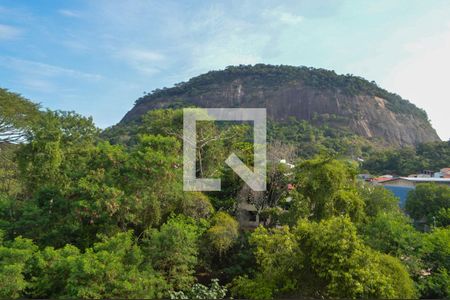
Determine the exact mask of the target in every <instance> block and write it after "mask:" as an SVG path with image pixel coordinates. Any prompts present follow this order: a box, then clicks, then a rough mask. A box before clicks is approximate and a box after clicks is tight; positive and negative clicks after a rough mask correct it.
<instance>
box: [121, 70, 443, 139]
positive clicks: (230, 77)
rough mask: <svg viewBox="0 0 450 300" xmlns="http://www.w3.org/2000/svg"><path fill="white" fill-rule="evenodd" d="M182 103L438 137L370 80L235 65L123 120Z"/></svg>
mask: <svg viewBox="0 0 450 300" xmlns="http://www.w3.org/2000/svg"><path fill="white" fill-rule="evenodd" d="M286 73H288V74H287V75H286ZM186 106H197V107H209V108H221V107H248V108H267V114H268V117H269V118H271V119H272V120H274V121H279V122H283V121H286V120H287V119H288V118H291V117H293V118H296V119H298V120H306V121H309V122H311V123H312V124H314V125H319V126H320V125H323V124H328V125H330V126H335V127H337V128H342V129H343V130H349V131H351V132H353V133H356V134H358V135H360V136H363V137H366V138H368V139H371V140H375V141H379V143H380V144H386V145H391V146H408V145H416V144H418V143H423V142H432V141H439V140H440V139H439V137H438V135H437V133H436V131H435V130H434V129H433V128H432V126H431V124H430V122H429V121H428V117H427V115H426V113H425V112H424V111H423V110H421V109H419V108H417V107H415V106H414V105H413V104H411V103H410V102H408V101H407V100H403V99H401V98H400V96H398V95H395V94H391V93H389V92H387V91H385V90H383V89H381V88H379V87H378V86H376V84H375V83H373V82H368V81H366V80H364V79H362V78H360V77H354V76H350V75H346V76H344V75H337V74H335V73H334V72H333V71H327V70H322V69H312V68H306V67H289V66H270V65H256V66H239V67H229V68H227V69H226V70H224V71H213V72H209V73H206V74H204V75H200V76H198V77H195V78H193V79H191V80H190V81H188V82H186V83H181V84H178V85H176V86H175V87H174V88H169V89H163V90H157V91H154V92H153V93H152V94H149V95H146V96H144V97H143V98H141V99H139V100H138V101H136V105H135V106H134V107H133V109H132V110H130V111H129V112H128V113H127V114H126V115H125V117H124V118H123V120H122V121H121V122H122V123H128V122H130V121H136V120H139V119H140V117H141V116H142V115H143V114H145V113H146V112H147V111H149V110H154V109H159V108H177V107H186Z"/></svg>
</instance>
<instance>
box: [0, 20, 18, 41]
mask: <svg viewBox="0 0 450 300" xmlns="http://www.w3.org/2000/svg"><path fill="white" fill-rule="evenodd" d="M21 33H22V30H20V29H19V28H16V27H13V26H9V25H4V24H0V40H10V39H15V38H17V37H18V36H20V34H21Z"/></svg>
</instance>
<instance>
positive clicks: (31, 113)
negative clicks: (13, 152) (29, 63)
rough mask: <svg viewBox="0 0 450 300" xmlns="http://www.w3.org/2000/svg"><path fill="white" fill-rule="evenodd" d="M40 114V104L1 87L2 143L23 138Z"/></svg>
mask: <svg viewBox="0 0 450 300" xmlns="http://www.w3.org/2000/svg"><path fill="white" fill-rule="evenodd" d="M39 114H40V113H39V105H38V104H35V103H32V102H30V101H29V100H27V99H25V98H23V97H22V96H20V95H19V94H15V93H11V92H9V91H8V90H6V89H2V88H0V144H2V143H16V142H19V141H21V140H23V139H24V137H25V132H26V130H27V129H29V128H30V126H31V125H32V124H33V123H34V122H35V121H36V120H37V119H38V118H39Z"/></svg>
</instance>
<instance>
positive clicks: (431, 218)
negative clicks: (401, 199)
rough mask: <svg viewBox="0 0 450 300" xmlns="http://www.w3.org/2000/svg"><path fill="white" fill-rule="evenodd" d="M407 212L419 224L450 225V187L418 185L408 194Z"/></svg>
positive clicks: (429, 184)
mask: <svg viewBox="0 0 450 300" xmlns="http://www.w3.org/2000/svg"><path fill="white" fill-rule="evenodd" d="M405 210H406V212H407V213H408V214H409V215H410V216H411V217H412V218H413V219H414V220H416V221H418V222H422V221H424V222H425V223H426V224H429V225H433V226H443V227H445V226H448V225H450V219H449V218H448V216H449V213H448V210H450V187H448V186H445V185H438V184H433V183H427V184H419V185H417V187H416V189H415V190H412V191H411V192H409V193H408V197H407V199H406V204H405Z"/></svg>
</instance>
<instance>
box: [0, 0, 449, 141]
mask: <svg viewBox="0 0 450 300" xmlns="http://www.w3.org/2000/svg"><path fill="white" fill-rule="evenodd" d="M254 63H270V64H289V65H306V66H313V67H321V68H327V69H333V70H335V71H336V72H338V73H344V74H346V73H351V74H355V75H359V76H363V77H365V78H367V79H369V80H375V81H376V82H377V83H378V84H379V85H381V86H382V87H384V88H386V89H388V90H390V91H393V92H396V93H398V94H400V95H401V96H402V97H404V98H407V99H410V101H411V102H413V103H415V104H416V105H418V106H419V107H421V108H424V109H425V110H426V111H427V112H428V114H429V117H430V119H431V121H432V124H433V126H434V127H435V128H436V129H437V131H438V133H439V135H440V136H441V138H442V139H446V140H447V139H449V138H450V126H449V120H448V119H449V113H450V95H449V91H448V88H447V87H448V86H449V83H450V79H449V78H450V77H449V76H448V75H447V71H448V70H450V1H447V0H442V1H439V0H436V1H432V0H430V1H414V0H405V1H402V0H379V1H369V0H358V1H356V0H355V1H345V0H343V1H332V0H329V1H320V0H319V1H313V0H311V1H302V0H300V1H264V0H263V1H256V0H255V1H246V0H240V1H138V0H136V1H119V0H96V1H70V0H69V1H56V0H55V1H46V0H41V1H17V0H11V1H7V0H0V86H1V87H5V88H8V89H10V90H12V91H15V92H19V93H21V94H22V95H24V96H26V97H28V98H30V99H32V100H34V101H36V102H40V103H42V105H43V106H44V107H49V108H51V109H63V110H75V111H77V112H79V113H81V114H84V115H92V116H93V117H94V120H95V122H96V124H97V125H98V126H100V127H103V128H104V127H107V126H110V125H113V124H115V123H117V122H118V121H119V120H120V119H121V117H122V116H123V115H124V114H125V113H126V112H127V111H128V110H129V109H130V108H131V107H132V105H133V103H134V100H136V99H137V98H138V97H140V96H142V94H143V92H144V91H147V92H149V91H151V90H153V89H155V88H161V87H164V86H172V85H173V84H174V83H177V82H180V81H185V80H187V79H189V78H190V77H192V76H195V75H198V74H201V73H203V72H206V71H208V70H212V69H222V68H224V67H225V66H227V65H232V64H254Z"/></svg>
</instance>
